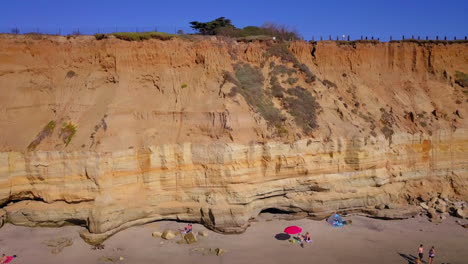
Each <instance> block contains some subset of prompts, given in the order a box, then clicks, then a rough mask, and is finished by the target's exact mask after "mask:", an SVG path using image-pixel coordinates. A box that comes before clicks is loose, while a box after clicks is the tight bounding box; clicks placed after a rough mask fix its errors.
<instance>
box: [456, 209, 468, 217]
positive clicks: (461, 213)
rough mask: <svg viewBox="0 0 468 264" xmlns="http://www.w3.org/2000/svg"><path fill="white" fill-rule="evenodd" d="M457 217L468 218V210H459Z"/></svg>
mask: <svg viewBox="0 0 468 264" xmlns="http://www.w3.org/2000/svg"><path fill="white" fill-rule="evenodd" d="M456 216H457V217H460V218H468V209H462V208H458V209H457V212H456Z"/></svg>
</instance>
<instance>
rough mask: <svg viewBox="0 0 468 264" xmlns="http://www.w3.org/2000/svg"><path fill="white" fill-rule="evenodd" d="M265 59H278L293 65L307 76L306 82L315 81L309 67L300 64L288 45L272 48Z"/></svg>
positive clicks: (278, 45)
mask: <svg viewBox="0 0 468 264" xmlns="http://www.w3.org/2000/svg"><path fill="white" fill-rule="evenodd" d="M265 57H266V58H269V57H277V58H279V59H281V61H282V62H283V63H292V65H293V67H294V68H296V69H298V70H299V71H301V72H303V73H304V74H305V82H306V83H311V82H314V81H315V75H314V74H313V73H312V72H311V71H310V69H309V67H307V65H305V64H304V63H300V62H299V61H298V60H297V58H296V57H295V56H294V54H292V52H291V51H290V50H289V48H288V45H287V44H286V43H278V44H275V45H273V46H271V47H270V48H268V50H267V51H266V53H265Z"/></svg>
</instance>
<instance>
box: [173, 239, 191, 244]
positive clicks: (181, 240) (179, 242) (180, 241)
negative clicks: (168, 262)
mask: <svg viewBox="0 0 468 264" xmlns="http://www.w3.org/2000/svg"><path fill="white" fill-rule="evenodd" d="M176 243H177V244H179V245H182V244H188V243H187V241H186V240H185V239H179V240H178V241H177V242H176Z"/></svg>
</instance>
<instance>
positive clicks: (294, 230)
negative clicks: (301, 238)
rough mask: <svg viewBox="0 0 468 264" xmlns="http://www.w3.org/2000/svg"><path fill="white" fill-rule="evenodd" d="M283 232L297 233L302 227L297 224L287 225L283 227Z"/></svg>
mask: <svg viewBox="0 0 468 264" xmlns="http://www.w3.org/2000/svg"><path fill="white" fill-rule="evenodd" d="M284 232H285V233H286V234H290V235H294V234H299V233H300V232H302V228H300V227H298V226H288V227H286V228H285V229H284Z"/></svg>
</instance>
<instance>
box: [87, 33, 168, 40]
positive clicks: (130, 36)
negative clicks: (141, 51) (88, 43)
mask: <svg viewBox="0 0 468 264" xmlns="http://www.w3.org/2000/svg"><path fill="white" fill-rule="evenodd" d="M112 35H114V36H115V37H116V38H118V39H122V40H126V41H142V40H148V39H160V40H169V39H171V38H173V37H175V36H176V35H174V34H169V33H165V32H156V31H152V32H118V33H112ZM100 37H102V36H100ZM96 38H97V37H96Z"/></svg>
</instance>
